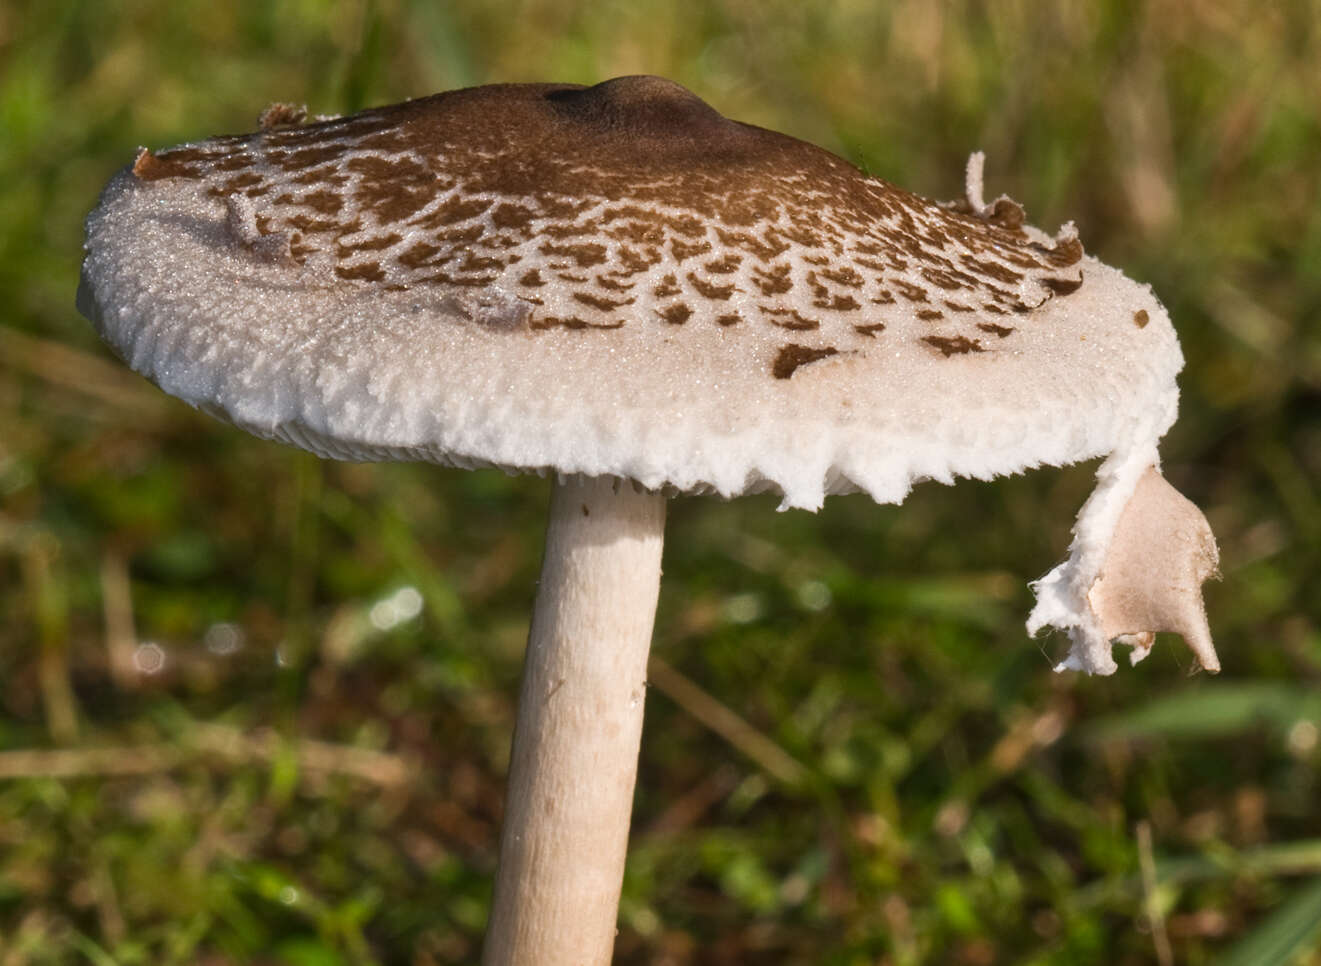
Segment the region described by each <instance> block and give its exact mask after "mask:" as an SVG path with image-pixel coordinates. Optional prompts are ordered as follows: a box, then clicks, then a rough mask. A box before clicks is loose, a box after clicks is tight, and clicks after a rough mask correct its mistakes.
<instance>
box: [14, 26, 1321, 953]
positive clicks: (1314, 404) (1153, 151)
mask: <svg viewBox="0 0 1321 966" xmlns="http://www.w3.org/2000/svg"><path fill="white" fill-rule="evenodd" d="M1319 55H1321V8H1318V6H1317V4H1316V3H1315V2H1283V3H1278V4H1261V3H1248V2H1246V0H1224V2H1220V3H1210V2H1202V0H1196V2H1186V3H1174V2H1172V0H1161V2H1156V0H1150V2H1139V0H1124V2H1121V0H1111V2H1098V3H1094V4H1074V3H1066V2H1052V3H1043V4H1013V3H1005V4H995V5H989V4H974V3H971V2H951V3H949V4H945V5H936V4H930V3H927V2H918V0H903V2H895V3H891V4H872V3H863V2H860V0H854V2H849V0H840V2H837V3H832V4H803V3H791V2H789V0H761V2H757V3H751V2H744V0H724V2H719V3H717V2H712V3H707V4H705V5H702V6H701V7H700V8H699V7H697V6H695V5H683V6H678V5H675V6H671V5H667V4H664V3H661V2H659V0H634V2H632V3H628V4H623V3H610V4H594V5H586V4H582V5H578V4H562V3H550V2H543V0H522V2H518V0H500V2H483V3H478V2H469V0H462V2H454V3H450V4H430V3H424V2H421V0H380V2H360V3H342V4H332V3H327V2H317V0H301V2H288V3H255V2H252V3H249V2H242V3H237V4H232V5H215V6H213V7H209V8H204V7H197V6H194V5H179V4H168V3H164V2H159V0H133V2H126V3H121V4H98V3H77V2H50V3H38V2H34V0H4V2H0V966H38V964H40V966H45V964H56V963H61V964H62V963H92V964H98V966H99V964H109V963H116V964H122V966H129V964H138V963H152V964H157V963H204V964H209V966H221V964H236V963H261V964H274V963H280V964H288V966H331V964H366V963H381V964H387V963H391V964H392V963H409V964H418V966H423V964H439V963H463V962H471V961H473V959H474V958H475V957H476V955H477V950H478V948H479V944H480V937H481V932H482V927H483V923H484V919H485V910H486V904H487V902H488V898H489V881H490V875H491V872H492V867H493V863H494V856H495V846H496V835H497V831H498V823H499V816H500V800H501V790H502V782H503V771H504V768H505V763H506V756H507V748H508V740H509V729H510V725H511V721H512V702H513V699H514V694H515V690H516V685H517V677H518V668H519V662H520V657H521V648H522V644H523V639H524V635H525V633H526V615H527V614H528V612H529V607H530V603H531V599H532V594H533V588H534V583H535V579H536V572H537V567H538V563H539V554H540V543H541V530H540V528H541V526H542V521H543V516H544V512H545V502H546V497H547V487H546V484H545V483H544V482H542V481H538V480H530V479H514V478H506V477H504V476H501V475H499V474H494V473H474V474H461V473H456V472H452V471H442V470H437V469H435V468H430V467H425V466H406V465H401V466H357V465H341V464H322V463H319V462H317V461H316V460H315V459H313V458H311V457H308V456H306V455H305V454H301V453H298V452H295V451H292V450H287V449H282V448H280V447H278V446H275V445H272V444H267V443H262V442H259V441H256V440H253V439H249V438H247V437H245V436H243V435H242V434H240V433H239V432H237V431H235V430H233V429H231V428H228V427H225V426H222V425H219V424H217V423H214V422H211V421H209V420H208V419H206V418H205V417H203V416H201V415H199V414H197V413H194V412H192V411H190V410H187V409H186V408H185V407H183V406H182V405H179V404H176V403H174V402H172V401H171V400H168V399H166V398H165V397H163V396H162V395H161V394H160V393H159V392H157V391H156V390H155V389H153V388H152V387H151V386H149V385H147V384H146V383H145V382H144V381H142V380H140V379H139V378H138V377H136V376H134V375H133V374H132V373H130V372H128V371H127V370H126V369H123V368H122V367H121V366H120V365H119V364H118V363H116V362H114V361H113V360H112V359H111V358H110V356H109V355H108V353H106V352H105V351H104V350H103V349H102V348H101V347H100V346H99V345H98V343H97V340H96V338H95V336H94V334H93V333H92V332H91V330H90V327H89V326H88V325H87V324H86V323H85V322H84V321H83V320H82V319H80V318H79V317H78V316H77V314H76V312H75V311H74V309H73V293H74V289H75V286H76V280H77V272H78V261H79V254H80V244H81V218H82V217H83V215H84V214H85V213H86V211H87V210H88V209H90V207H91V206H92V205H93V204H94V202H95V198H96V194H97V192H98V190H99V188H100V186H101V185H102V184H103V183H104V182H105V181H106V179H107V178H108V177H109V175H110V174H111V173H112V172H113V171H114V170H115V169H116V168H117V167H119V166H120V165H122V164H124V163H126V162H127V161H128V160H129V159H130V158H131V157H132V155H133V152H134V150H135V148H136V147H137V146H138V145H139V144H148V145H151V146H156V147H159V146H163V145H168V144H171V143H175V142H178V141H181V140H186V139H191V138H196V137H198V136H202V135H206V134H210V133H217V132H221V131H232V130H242V129H247V128H249V127H251V125H252V124H253V122H254V121H255V118H256V116H257V114H258V113H259V112H260V110H261V109H262V108H263V107H264V106H265V104H266V103H267V102H269V101H272V100H284V101H294V102H307V103H308V104H309V106H310V107H311V109H312V110H313V111H314V112H339V111H345V110H352V109H355V108H358V107H361V106H364V105H368V104H374V103H382V102H386V101H389V100H393V99H398V98H402V97H407V96H413V95H418V94H423V93H428V92H430V91H433V90H440V89H444V88H447V87H454V86H461V85H465V84H473V83H482V82H486V81H494V80H532V79H560V80H570V81H580V82H592V81H596V80H599V79H602V78H605V77H608V76H613V75H617V74H622V73H630V72H641V71H645V72H652V73H661V74H666V75H669V76H672V77H674V78H675V79H677V80H679V81H681V82H683V83H685V84H687V85H688V86H690V87H692V88H694V89H695V90H697V91H698V92H700V93H701V94H702V95H703V96H705V97H706V98H707V99H708V100H710V101H711V102H713V103H714V104H716V105H717V106H718V107H719V108H720V109H722V110H723V111H724V112H725V113H727V114H730V115H732V116H735V117H739V118H741V119H745V120H748V121H752V122H754V123H758V124H763V125H766V126H770V127H775V128H778V129H781V130H786V131H788V132H790V133H793V134H796V135H798V136H800V137H804V138H806V139H809V140H812V141H815V142H817V143H820V144H822V145H824V146H826V147H829V148H831V149H832V150H836V151H838V152H840V153H842V154H844V155H846V156H848V157H849V158H851V159H852V160H854V161H855V162H857V163H859V164H861V165H862V166H864V167H865V168H867V169H868V170H870V171H872V172H874V173H876V174H878V175H881V176H884V177H887V178H889V179H891V180H894V181H897V182H899V183H901V184H904V185H905V186H908V187H912V188H915V189H916V190H918V191H921V192H922V193H925V194H928V195H933V196H936V197H952V196H954V195H957V194H958V193H959V191H960V189H961V184H962V180H961V172H962V165H963V160H964V158H965V157H966V155H967V152H968V151H969V150H971V149H973V148H982V149H984V150H986V151H987V154H988V169H987V177H988V186H987V187H988V192H989V193H990V194H992V195H993V194H996V193H998V192H1000V191H1005V192H1007V193H1009V194H1010V195H1012V196H1013V197H1015V198H1017V199H1018V200H1020V201H1022V202H1024V203H1025V204H1026V206H1027V209H1028V212H1029V215H1030V216H1032V218H1033V219H1034V220H1035V221H1036V223H1038V224H1041V225H1043V226H1044V227H1047V228H1051V229H1053V228H1054V226H1056V225H1057V224H1058V223H1060V222H1061V221H1063V220H1066V219H1069V218H1072V219H1075V220H1076V221H1077V222H1078V224H1079V226H1080V229H1081V233H1082V237H1083V240H1084V243H1085V244H1086V245H1087V247H1088V249H1089V250H1090V251H1091V252H1093V253H1095V254H1098V255H1100V256H1101V257H1102V258H1104V259H1105V260H1107V261H1110V262H1113V263H1117V264H1120V265H1122V266H1124V267H1125V268H1126V270H1128V271H1129V272H1130V274H1132V275H1133V276H1135V277H1137V278H1140V279H1143V280H1146V281H1149V282H1151V283H1152V284H1153V285H1154V287H1155V288H1156V290H1157V291H1158V292H1159V293H1160V294H1161V297H1162V299H1163V300H1164V301H1165V302H1166V304H1167V306H1168V307H1169V308H1170V310H1171V314H1172V316H1173V317H1174V318H1175V320H1176V325H1177V326H1178V328H1179V331H1180V334H1181V338H1182V342H1183V346H1184V351H1185V354H1186V356H1187V359H1188V365H1187V368H1186V370H1185V372H1184V374H1183V376H1182V380H1181V384H1182V388H1183V400H1182V415H1181V419H1180V422H1179V423H1178V424H1177V425H1176V426H1175V428H1174V430H1173V431H1172V432H1171V433H1170V435H1169V437H1168V438H1167V440H1166V442H1165V445H1164V448H1163V451H1164V454H1165V460H1166V469H1167V472H1168V475H1169V476H1170V478H1171V479H1172V481H1173V482H1175V484H1176V485H1177V486H1179V488H1180V489H1181V490H1182V491H1183V492H1185V493H1186V494H1188V495H1189V496H1190V497H1191V498H1193V499H1194V500H1195V501H1196V502H1197V503H1198V504H1199V505H1201V506H1202V507H1203V508H1204V509H1205V510H1206V512H1207V514H1208V516H1209V518H1210V519H1211V521H1212V524H1213V525H1214V527H1215V529H1216V532H1217V534H1218V536H1219V538H1220V541H1221V546H1222V558H1223V570H1224V574H1223V579H1222V581H1221V582H1219V583H1217V584H1214V585H1211V586H1210V587H1209V588H1208V599H1209V606H1210V612H1211V616H1212V624H1213V630H1214V631H1215V634H1216V638H1217V644H1218V646H1219V649H1220V653H1221V655H1222V659H1223V661H1224V665H1225V671H1224V673H1223V674H1222V675H1221V676H1220V677H1219V678H1210V677H1207V676H1205V675H1201V676H1191V677H1190V676H1189V674H1188V669H1189V667H1190V666H1191V658H1190V656H1189V655H1188V654H1187V652H1186V651H1184V650H1183V649H1182V645H1180V644H1179V643H1178V642H1177V640H1173V639H1169V640H1165V639H1162V640H1161V641H1160V642H1159V644H1158V647H1157V651H1156V652H1155V654H1153V656H1152V657H1151V658H1150V659H1149V660H1148V661H1147V662H1146V663H1144V664H1142V665H1141V666H1140V667H1138V668H1137V669H1135V670H1134V669H1128V668H1123V669H1121V671H1120V673H1119V674H1117V675H1116V676H1114V677H1112V678H1108V679H1083V678H1079V677H1076V676H1072V675H1068V676H1056V675H1053V674H1051V673H1050V671H1049V666H1050V659H1051V657H1053V656H1057V655H1058V654H1059V653H1060V651H1061V644H1060V642H1059V641H1058V640H1042V641H1035V642H1034V641H1029V640H1027V639H1026V638H1025V636H1024V634H1023V631H1022V618H1023V616H1024V615H1025V614H1026V611H1027V609H1028V607H1029V602H1030V595H1029V593H1028V591H1027V589H1026V586H1025V581H1026V579H1029V578H1032V577H1036V576H1038V575H1040V574H1041V573H1044V572H1045V571H1046V570H1047V569H1048V568H1049V567H1050V566H1051V565H1053V563H1054V562H1055V561H1056V560H1057V559H1058V558H1059V557H1060V556H1061V555H1062V554H1063V551H1064V548H1065V546H1066V545H1067V541H1068V527H1069V525H1070V523H1071V521H1072V518H1073V514H1074V512H1075V510H1076V508H1077V506H1078V505H1079V504H1080V503H1081V501H1082V500H1083V499H1084V498H1085V496H1086V493H1087V491H1088V489H1089V486H1090V472H1091V470H1092V467H1087V466H1084V467H1074V468H1070V469H1066V470H1062V471H1056V470H1045V471H1040V472H1036V473H1033V474H1030V475H1028V476H1024V477H1016V478H1013V479H1008V480H1004V481H1000V482H997V483H995V484H978V483H963V484H960V485H959V486H957V487H954V488H945V487H938V486H934V485H929V486H927V487H919V488H918V489H917V490H916V491H914V493H913V494H912V496H911V497H910V499H909V500H908V502H907V503H905V504H904V506H902V507H876V506H874V505H872V504H871V503H870V502H869V501H867V500H865V499H863V498H860V497H846V498H837V499H833V500H832V501H831V502H830V503H829V504H828V506H827V507H826V509H825V510H824V511H823V512H822V513H820V514H817V515H815V516H813V515H808V514H803V513H789V514H778V515H777V514H776V513H774V512H773V510H774V501H773V500H771V499H762V498H752V499H745V500H740V501H736V502H733V503H728V504H725V503H719V502H716V501H710V500H700V499H681V500H679V501H677V502H676V503H675V504H674V505H673V506H672V509H671V515H670V525H669V529H668V533H667V550H666V559H665V569H666V579H665V582H664V586H663V588H662V592H661V593H662V598H661V605H660V615H659V622H658V627H657V631H656V639H655V653H656V655H657V657H658V659H659V660H660V661H661V662H663V663H662V664H659V665H658V666H657V671H658V672H659V673H656V672H654V673H653V674H652V678H653V681H652V683H653V688H652V694H651V696H650V699H649V706H648V721H647V728H646V733H645V735H644V740H643V752H642V766H641V774H640V780H639V788H638V795H637V806H636V813H635V822H634V836H633V842H632V852H631V857H630V865H629V869H628V873H627V879H626V882H625V892H624V901H623V907H622V915H621V932H620V937H619V943H618V959H619V961H620V962H623V963H651V964H662V963H665V964H669V963H729V962H743V963H831V964H850V966H851V964H863V963H892V964H896V966H899V964H913V963H926V962H932V963H952V964H967V966H987V964H1010V963H1015V964H1048V963H1061V964H1064V963H1068V964H1073V963H1147V962H1156V963H1161V962H1162V961H1163V960H1164V961H1169V960H1172V961H1174V962H1178V963H1190V964H1201V963H1214V962H1226V963H1231V964H1233V963H1254V964H1259V963H1295V962H1312V963H1316V962H1321V952H1318V949H1319V947H1318V935H1317V923H1318V921H1321V891H1319V889H1321V806H1318V802H1321V771H1319V768H1318V766H1319V765H1321V747H1319V745H1321V742H1319V741H1318V728H1321V707H1319V706H1318V701H1319V700H1321V697H1319V695H1321V690H1318V682H1319V681H1321V603H1318V602H1319V601H1321V485H1319V484H1321V177H1319V176H1318V171H1319V170H1321V169H1319V168H1318V163H1317V159H1318V158H1321V114H1319V113H1318V109H1317V101H1316V91H1318V90H1321V56H1319ZM405 588H411V590H408V589H405ZM401 589H405V590H403V592H402V593H401ZM1144 823H1145V824H1144ZM1142 829H1145V830H1146V831H1145V832H1143V831H1141V830H1142ZM1148 843H1149V848H1147V847H1146V846H1147V844H1148ZM1153 923H1155V924H1156V928H1155V929H1154V930H1153V928H1152V924H1153ZM1161 937H1164V938H1161ZM1165 950H1168V953H1169V955H1168V957H1167V956H1166V955H1165Z"/></svg>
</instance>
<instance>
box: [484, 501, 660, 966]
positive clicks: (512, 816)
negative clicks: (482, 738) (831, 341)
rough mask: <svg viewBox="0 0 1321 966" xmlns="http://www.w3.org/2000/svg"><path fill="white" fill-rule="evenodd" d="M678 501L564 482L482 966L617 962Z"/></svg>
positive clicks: (517, 731) (521, 705) (532, 640)
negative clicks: (666, 548) (668, 510)
mask: <svg viewBox="0 0 1321 966" xmlns="http://www.w3.org/2000/svg"><path fill="white" fill-rule="evenodd" d="M664 527H665V498H664V497H663V496H661V495H660V494H658V493H651V492H645V491H639V490H637V489H635V488H634V486H633V485H632V484H631V483H629V482H626V481H623V482H621V481H618V480H615V479H611V478H604V477H601V478H582V477H571V478H568V479H566V480H562V481H560V482H558V483H556V484H555V488H554V493H553V496H552V498H551V512H550V524H549V527H548V528H547V533H546V555H545V559H544V560H543V562H542V569H541V583H540V586H539V589H538V591H537V602H536V607H535V609H534V612H533V615H532V628H531V632H530V633H529V635H528V648H527V657H526V659H525V664H524V668H523V684H522V689H521V692H520V694H519V699H518V721H517V723H516V725H515V728H514V745H513V752H512V755H511V757H510V763H509V788H508V791H507V793H506V806H505V821H504V831H503V834H502V837H501V841H500V867H499V870H498V872H497V874H496V883H495V895H494V898H493V900H492V911H491V921H490V925H489V927H488V930H487V936H486V947H485V950H484V953H483V962H484V963H485V964H486V966H497V964H498V966H504V964H515V963H517V964H528V963H535V964H544V966H557V964H570V963H572V964H575V966H577V964H597V963H601V964H604V963H609V962H610V957H611V952H612V950H613V948H614V941H615V920H616V917H617V914H618V909H619V892H620V888H621V886H622V884H623V878H624V856H625V854H626V852H627V848H628V826H629V818H630V816H631V814H632V810H633V785H634V782H635V780H636V778H637V764H638V747H639V744H640V742H641V737H642V710H643V704H644V699H645V692H646V676H647V651H648V650H649V648H650V645H651V630H652V622H653V620H654V618H655V616H656V596H657V593H658V591H659V588H660V562H661V544H662V540H663V536H664Z"/></svg>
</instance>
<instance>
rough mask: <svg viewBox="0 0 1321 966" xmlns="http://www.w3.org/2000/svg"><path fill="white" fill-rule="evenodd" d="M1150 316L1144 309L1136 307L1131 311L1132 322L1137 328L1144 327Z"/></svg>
mask: <svg viewBox="0 0 1321 966" xmlns="http://www.w3.org/2000/svg"><path fill="white" fill-rule="evenodd" d="M1150 318H1151V317H1150V316H1149V315H1147V310H1146V309H1138V310H1137V311H1136V312H1134V313H1133V324H1134V325H1136V326H1137V327H1138V328H1139V329H1145V328H1146V327H1147V321H1148V320H1149V319H1150Z"/></svg>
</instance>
